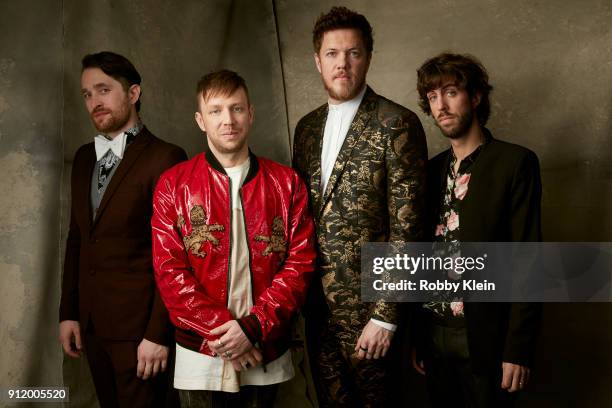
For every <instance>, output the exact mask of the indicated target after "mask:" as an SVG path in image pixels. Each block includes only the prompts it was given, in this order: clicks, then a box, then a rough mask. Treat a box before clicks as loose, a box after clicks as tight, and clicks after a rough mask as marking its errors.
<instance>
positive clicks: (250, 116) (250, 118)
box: [249, 105, 255, 125]
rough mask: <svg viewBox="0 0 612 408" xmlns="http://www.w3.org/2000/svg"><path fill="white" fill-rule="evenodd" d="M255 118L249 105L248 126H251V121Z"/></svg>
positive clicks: (253, 109)
mask: <svg viewBox="0 0 612 408" xmlns="http://www.w3.org/2000/svg"><path fill="white" fill-rule="evenodd" d="M254 118H255V108H254V107H253V105H249V125H252V124H253V119H254Z"/></svg>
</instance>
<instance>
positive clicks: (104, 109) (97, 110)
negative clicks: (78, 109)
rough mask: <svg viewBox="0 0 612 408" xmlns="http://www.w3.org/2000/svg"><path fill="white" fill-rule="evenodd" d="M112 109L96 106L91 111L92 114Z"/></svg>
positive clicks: (107, 111)
mask: <svg viewBox="0 0 612 408" xmlns="http://www.w3.org/2000/svg"><path fill="white" fill-rule="evenodd" d="M109 112H110V111H109V110H108V109H106V108H105V107H103V106H96V107H95V108H94V110H93V111H91V114H92V115H95V114H96V113H109Z"/></svg>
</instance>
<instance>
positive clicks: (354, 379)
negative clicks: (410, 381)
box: [308, 325, 386, 408]
mask: <svg viewBox="0 0 612 408" xmlns="http://www.w3.org/2000/svg"><path fill="white" fill-rule="evenodd" d="M356 329H357V330H356ZM360 334H361V327H359V328H353V327H339V326H338V325H325V326H323V327H320V329H319V335H318V336H315V335H314V333H311V335H308V341H309V343H308V347H309V356H310V364H311V368H312V374H313V378H314V382H315V386H316V388H317V398H318V400H319V406H321V407H351V408H352V407H381V406H384V399H385V374H386V361H385V360H386V359H378V360H365V359H364V360H359V359H357V358H356V357H355V350H354V347H355V344H356V342H357V338H358V337H359V335H360Z"/></svg>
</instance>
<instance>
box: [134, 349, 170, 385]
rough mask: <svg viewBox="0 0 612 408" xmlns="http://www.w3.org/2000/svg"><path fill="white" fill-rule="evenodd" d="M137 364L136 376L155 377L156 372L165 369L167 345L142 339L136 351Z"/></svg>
mask: <svg viewBox="0 0 612 408" xmlns="http://www.w3.org/2000/svg"><path fill="white" fill-rule="evenodd" d="M136 356H137V359H138V365H137V366H136V376H137V377H138V378H141V379H143V380H148V379H149V378H151V377H155V376H156V375H157V373H159V372H164V371H166V364H167V363H168V347H166V346H162V345H161V344H157V343H153V342H152V341H149V340H147V339H142V341H141V342H140V344H139V345H138V351H137V353H136Z"/></svg>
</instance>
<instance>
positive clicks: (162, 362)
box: [159, 358, 168, 373]
mask: <svg viewBox="0 0 612 408" xmlns="http://www.w3.org/2000/svg"><path fill="white" fill-rule="evenodd" d="M166 365H168V360H167V359H165V358H164V359H163V360H162V361H161V363H160V364H159V369H160V370H161V372H162V373H163V372H164V371H166Z"/></svg>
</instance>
